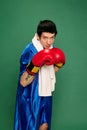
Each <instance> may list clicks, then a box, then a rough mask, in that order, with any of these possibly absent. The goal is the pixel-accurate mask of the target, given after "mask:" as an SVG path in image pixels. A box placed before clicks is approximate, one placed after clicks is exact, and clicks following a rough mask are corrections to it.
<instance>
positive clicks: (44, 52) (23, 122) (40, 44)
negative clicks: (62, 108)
mask: <svg viewBox="0 0 87 130" xmlns="http://www.w3.org/2000/svg"><path fill="white" fill-rule="evenodd" d="M56 34H57V29H56V25H55V23H54V22H53V21H51V20H43V21H40V23H39V24H38V26H37V33H36V34H35V36H34V38H33V39H32V42H31V43H29V44H28V45H27V46H26V48H25V49H24V50H23V53H22V55H21V58H20V75H19V82H18V89H17V98H16V111H15V124H14V130H51V114H52V92H53V91H54V89H55V72H56V71H58V69H59V68H60V67H62V66H63V64H64V63H65V56H64V54H63V53H62V52H61V50H58V51H57V48H53V43H54V40H55V37H56Z"/></svg>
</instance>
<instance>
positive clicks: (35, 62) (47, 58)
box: [26, 49, 54, 75]
mask: <svg viewBox="0 0 87 130" xmlns="http://www.w3.org/2000/svg"><path fill="white" fill-rule="evenodd" d="M53 63H54V59H53V56H52V54H51V50H50V49H44V50H41V51H40V52H38V53H37V54H36V55H34V57H33V58H32V61H31V62H30V63H29V64H28V65H27V67H26V71H27V72H28V73H29V74H31V75H35V74H36V73H37V72H38V71H39V68H40V67H41V66H42V65H44V64H46V65H51V64H53Z"/></svg>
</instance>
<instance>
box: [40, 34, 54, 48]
mask: <svg viewBox="0 0 87 130" xmlns="http://www.w3.org/2000/svg"><path fill="white" fill-rule="evenodd" d="M38 40H39V41H40V43H41V44H42V46H43V47H44V48H50V47H51V45H52V44H53V43H54V40H55V33H49V32H43V33H42V34H41V36H40V37H39V36H38Z"/></svg>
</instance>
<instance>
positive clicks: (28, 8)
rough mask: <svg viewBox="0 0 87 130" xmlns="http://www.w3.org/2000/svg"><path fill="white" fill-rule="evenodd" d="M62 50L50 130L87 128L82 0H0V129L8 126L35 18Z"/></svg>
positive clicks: (86, 33) (86, 34)
mask: <svg viewBox="0 0 87 130" xmlns="http://www.w3.org/2000/svg"><path fill="white" fill-rule="evenodd" d="M43 19H51V20H53V21H54V22H55V23H56V25H57V29H58V35H57V37H56V40H55V43H54V44H55V46H56V47H59V48H61V49H62V50H63V51H64V52H65V55H66V64H65V66H64V67H63V68H62V69H61V70H60V71H59V72H58V73H57V74H56V80H57V81H56V89H55V92H54V93H53V115H52V130H87V0H53V1H51V0H44V1H42V0H35V1H33V0H0V130H13V121H14V108H15V98H16V89H17V82H18V74H19V59H20V55H21V52H22V50H23V49H24V47H25V46H26V45H27V44H28V42H30V41H31V39H32V37H33V36H34V33H35V32H36V26H37V24H38V22H39V21H40V20H43Z"/></svg>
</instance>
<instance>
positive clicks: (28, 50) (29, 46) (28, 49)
mask: <svg viewBox="0 0 87 130" xmlns="http://www.w3.org/2000/svg"><path fill="white" fill-rule="evenodd" d="M36 51H37V50H36V48H35V47H34V45H33V43H32V42H30V43H28V44H27V45H26V46H25V48H24V49H23V51H22V55H23V54H26V53H31V52H32V53H33V52H34V53H35V52H36Z"/></svg>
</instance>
